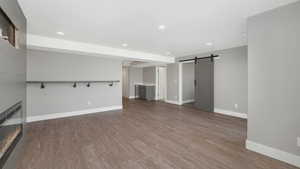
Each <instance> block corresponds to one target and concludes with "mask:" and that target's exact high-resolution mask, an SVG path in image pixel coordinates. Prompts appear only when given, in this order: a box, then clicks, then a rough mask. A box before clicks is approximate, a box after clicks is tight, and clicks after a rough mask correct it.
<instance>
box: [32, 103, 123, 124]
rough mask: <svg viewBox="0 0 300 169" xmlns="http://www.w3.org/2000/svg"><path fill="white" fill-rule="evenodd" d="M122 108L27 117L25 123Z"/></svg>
mask: <svg viewBox="0 0 300 169" xmlns="http://www.w3.org/2000/svg"><path fill="white" fill-rule="evenodd" d="M122 108H123V106H109V107H101V108H95V109H87V110H80V111H73V112H64V113H53V114H45V115H39V116H29V117H27V119H26V121H27V122H35V121H42V120H50V119H58V118H64V117H72V116H79V115H85V114H91V113H99V112H105V111H112V110H120V109H122Z"/></svg>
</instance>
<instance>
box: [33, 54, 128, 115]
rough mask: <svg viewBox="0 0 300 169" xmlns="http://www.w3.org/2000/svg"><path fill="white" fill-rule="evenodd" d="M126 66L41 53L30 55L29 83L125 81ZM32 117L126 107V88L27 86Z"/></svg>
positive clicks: (111, 62)
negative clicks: (49, 81)
mask: <svg viewBox="0 0 300 169" xmlns="http://www.w3.org/2000/svg"><path fill="white" fill-rule="evenodd" d="M121 79H122V63H121V61H119V60H109V59H103V58H98V57H91V56H80V55H72V54H65V53H57V52H45V51H37V50H29V51H28V60H27V80H29V81H34V80H53V81H59V80H70V81H72V80H121ZM27 105H28V107H27V113H28V116H39V115H45V114H51V113H64V112H72V111H79V110H86V109H94V108H103V107H110V106H121V105H122V84H121V83H117V84H115V85H114V86H112V87H110V86H108V84H103V83H97V84H91V87H90V88H87V87H86V85H85V84H78V87H77V88H73V87H72V84H46V88H45V89H40V84H28V85H27Z"/></svg>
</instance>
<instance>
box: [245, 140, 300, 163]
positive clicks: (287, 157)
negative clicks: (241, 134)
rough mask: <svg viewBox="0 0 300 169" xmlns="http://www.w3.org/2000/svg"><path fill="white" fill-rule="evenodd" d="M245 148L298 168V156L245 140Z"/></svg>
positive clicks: (299, 159) (299, 158) (299, 160)
mask: <svg viewBox="0 0 300 169" xmlns="http://www.w3.org/2000/svg"><path fill="white" fill-rule="evenodd" d="M246 148H247V149H248V150H251V151H254V152H257V153H260V154H263V155H266V156H269V157H272V158H274V159H277V160H280V161H283V162H286V163H289V164H291V165H294V166H296V167H300V156H297V155H294V154H291V153H288V152H285V151H282V150H279V149H275V148H273V147H269V146H266V145H262V144H259V143H256V142H254V141H250V140H246Z"/></svg>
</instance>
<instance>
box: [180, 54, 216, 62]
mask: <svg viewBox="0 0 300 169" xmlns="http://www.w3.org/2000/svg"><path fill="white" fill-rule="evenodd" d="M217 57H219V55H213V54H211V55H210V56H207V57H201V58H198V57H195V58H193V59H185V60H180V61H179V62H187V61H195V63H197V60H200V59H210V60H211V61H212V62H213V61H214V58H217Z"/></svg>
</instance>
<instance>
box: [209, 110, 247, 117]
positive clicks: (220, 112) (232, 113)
mask: <svg viewBox="0 0 300 169" xmlns="http://www.w3.org/2000/svg"><path fill="white" fill-rule="evenodd" d="M214 112H215V113H219V114H223V115H228V116H233V117H238V118H242V119H247V118H248V115H247V114H246V113H240V112H234V111H231V110H224V109H219V108H215V109H214Z"/></svg>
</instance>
